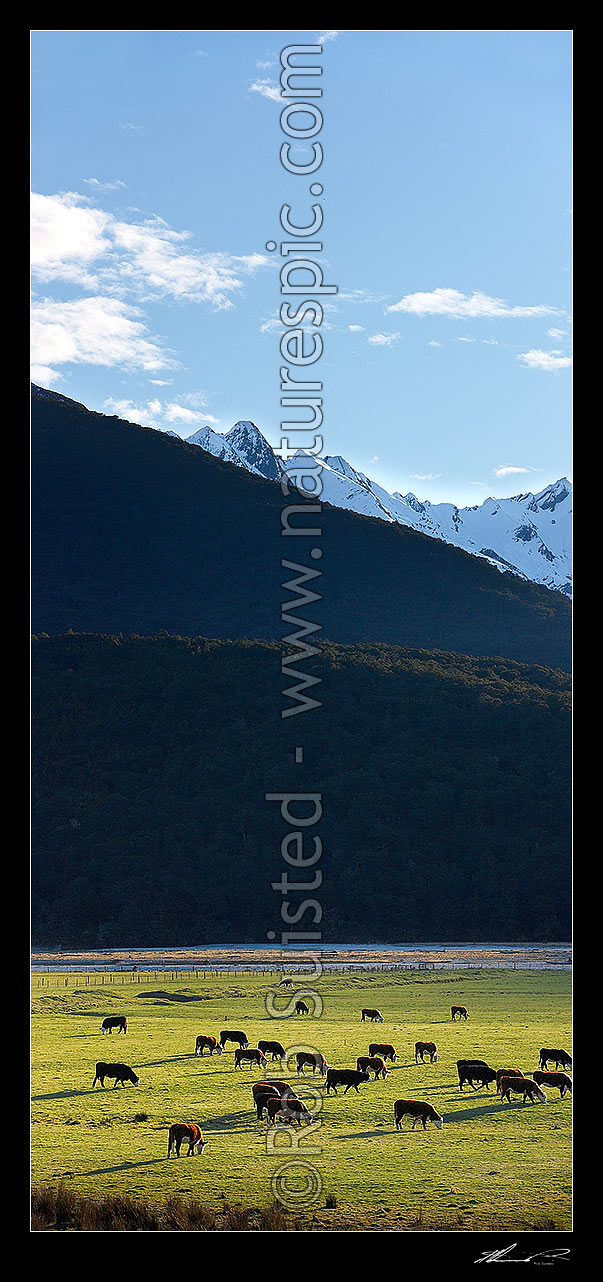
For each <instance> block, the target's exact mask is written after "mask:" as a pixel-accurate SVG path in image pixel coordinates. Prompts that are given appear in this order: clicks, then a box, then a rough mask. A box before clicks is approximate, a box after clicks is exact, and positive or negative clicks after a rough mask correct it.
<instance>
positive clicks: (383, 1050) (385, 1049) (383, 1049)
mask: <svg viewBox="0 0 603 1282" xmlns="http://www.w3.org/2000/svg"><path fill="white" fill-rule="evenodd" d="M368 1051H369V1055H380V1056H381V1058H382V1059H391V1062H392V1064H395V1063H396V1060H397V1058H398V1056H397V1055H396V1052H395V1050H394V1048H393V1046H388V1045H387V1043H380V1042H371V1044H370V1046H369V1048H368Z"/></svg>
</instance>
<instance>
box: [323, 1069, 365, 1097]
mask: <svg viewBox="0 0 603 1282" xmlns="http://www.w3.org/2000/svg"><path fill="white" fill-rule="evenodd" d="M370 1080H371V1079H370V1077H369V1075H368V1073H365V1072H364V1070H361V1069H358V1068H330V1069H329V1070H328V1072H327V1095H330V1094H331V1091H333V1094H334V1095H336V1094H337V1087H338V1086H345V1091H344V1092H343V1093H344V1095H347V1093H348V1091H349V1090H350V1087H352V1086H353V1087H354V1090H355V1092H356V1094H357V1095H359V1094H360V1092H359V1090H358V1087H359V1085H360V1083H361V1082H370Z"/></svg>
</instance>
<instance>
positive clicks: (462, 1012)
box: [450, 1006, 469, 1019]
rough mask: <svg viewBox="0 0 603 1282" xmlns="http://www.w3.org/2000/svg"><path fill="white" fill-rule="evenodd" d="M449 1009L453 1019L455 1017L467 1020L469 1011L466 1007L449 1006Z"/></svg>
mask: <svg viewBox="0 0 603 1282" xmlns="http://www.w3.org/2000/svg"><path fill="white" fill-rule="evenodd" d="M450 1009H451V1011H452V1018H453V1019H456V1017H457V1015H458V1017H459V1019H469V1011H468V1010H467V1007H466V1006H451V1007H450Z"/></svg>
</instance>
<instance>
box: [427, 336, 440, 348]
mask: <svg viewBox="0 0 603 1282" xmlns="http://www.w3.org/2000/svg"><path fill="white" fill-rule="evenodd" d="M427 346H428V347H442V343H437V342H436V340H435V338H432V339H430V341H429V343H428V344H427Z"/></svg>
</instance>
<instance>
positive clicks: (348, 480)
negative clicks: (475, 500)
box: [187, 421, 572, 596]
mask: <svg viewBox="0 0 603 1282" xmlns="http://www.w3.org/2000/svg"><path fill="white" fill-rule="evenodd" d="M187 443H188V444H189V445H200V446H201V447H202V449H204V450H208V451H209V453H210V454H213V455H214V456H215V457H216V458H223V459H224V460H225V461H226V462H229V463H235V464H236V465H237V466H239V467H245V468H247V469H248V471H250V472H254V473H255V474H256V475H259V476H265V477H266V478H267V479H268V480H271V481H278V480H279V479H280V476H281V475H282V473H283V472H287V473H288V474H289V475H290V476H291V477H292V479H293V478H294V476H295V472H296V469H298V471H299V469H303V468H304V467H308V468H310V469H311V470H312V471H313V472H314V473H316V469H317V464H320V476H321V480H322V486H323V488H322V492H321V496H320V497H321V501H322V502H324V503H331V504H332V505H333V506H334V507H341V508H346V509H347V510H348V511H350V512H358V513H360V514H361V515H363V516H376V517H378V518H379V520H381V521H391V522H396V523H397V524H400V525H407V526H409V527H410V528H411V529H413V530H419V531H420V532H421V533H422V534H427V535H430V536H431V537H432V538H435V539H441V540H443V541H444V542H446V543H452V544H453V545H454V546H455V547H460V548H463V549H464V551H465V552H470V553H471V554H472V555H474V556H480V557H484V558H485V559H486V560H488V561H490V562H491V563H492V564H493V565H496V566H497V568H498V569H499V570H501V571H503V570H504V571H510V572H511V573H513V574H517V575H519V576H520V577H521V578H524V579H531V580H532V582H533V583H540V584H542V586H543V587H547V588H552V589H556V590H557V591H559V592H563V593H564V595H566V596H571V594H572V574H571V555H572V553H571V547H572V486H571V482H570V481H568V479H567V477H565V476H564V477H561V478H560V480H558V481H556V482H555V483H554V484H552V485H547V486H546V487H545V488H544V489H543V490H540V491H539V492H538V493H537V494H533V493H532V492H527V493H523V494H515V495H513V496H512V497H511V498H503V499H496V498H487V499H485V500H484V502H483V503H481V504H475V505H473V506H471V507H463V508H459V507H457V506H456V505H455V504H453V503H430V502H429V500H427V499H425V500H424V501H423V502H421V500H420V499H418V498H417V496H416V495H415V494H413V493H408V494H400V493H399V492H394V493H393V494H390V493H389V492H388V491H387V490H385V489H383V487H382V486H380V485H378V484H377V482H376V481H372V480H371V478H370V477H368V476H366V475H365V474H364V473H363V472H359V471H358V470H357V469H356V468H355V467H353V466H352V464H351V463H348V461H347V459H345V458H343V457H342V455H341V454H334V455H333V454H326V455H325V456H324V457H322V458H320V459H318V460H317V459H314V458H313V457H312V456H310V455H306V454H304V452H303V451H299V452H298V453H297V454H295V455H294V456H293V457H292V458H291V459H288V460H287V461H285V462H283V460H281V459H280V458H279V457H278V455H276V454H275V452H274V450H273V449H272V447H271V445H270V444H269V442H268V441H267V440H266V438H265V436H264V435H263V433H262V432H261V431H260V429H259V427H257V426H256V424H255V423H252V422H246V421H242V422H239V423H235V425H234V427H232V428H231V429H230V431H229V432H226V433H225V434H222V433H220V432H216V431H214V430H213V429H212V428H210V427H202V428H200V429H199V431H197V432H194V433H193V435H192V436H189V437H188V438H187ZM300 475H301V474H300ZM298 484H299V482H298Z"/></svg>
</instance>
